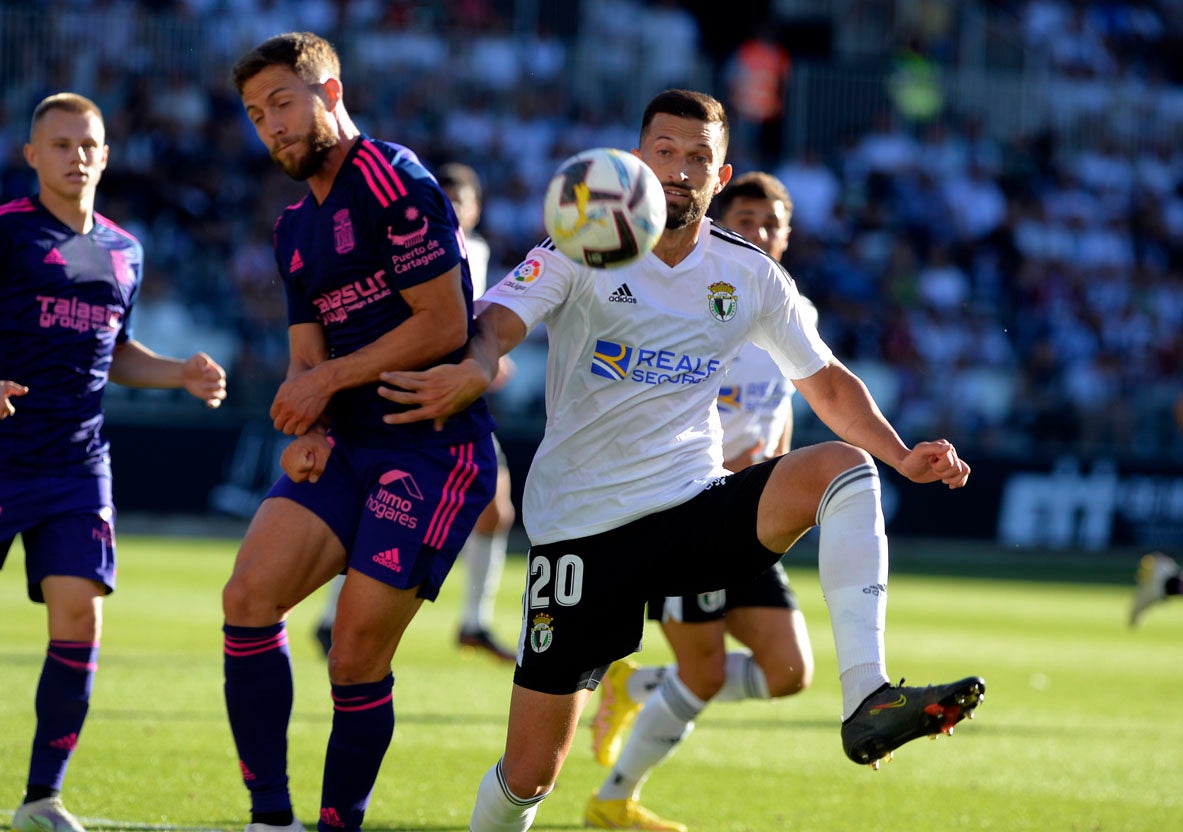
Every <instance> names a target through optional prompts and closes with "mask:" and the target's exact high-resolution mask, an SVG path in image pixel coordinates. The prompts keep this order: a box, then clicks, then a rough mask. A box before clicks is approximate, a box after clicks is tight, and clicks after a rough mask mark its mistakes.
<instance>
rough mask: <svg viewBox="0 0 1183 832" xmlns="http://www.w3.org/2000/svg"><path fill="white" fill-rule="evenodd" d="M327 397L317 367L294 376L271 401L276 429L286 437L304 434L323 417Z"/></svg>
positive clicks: (328, 396) (326, 405) (327, 404)
mask: <svg viewBox="0 0 1183 832" xmlns="http://www.w3.org/2000/svg"><path fill="white" fill-rule="evenodd" d="M330 398H331V394H330V393H329V392H328V391H327V390H326V389H325V386H324V385H323V384H321V382H320V376H319V375H318V373H317V368H316V367H313V368H312V369H311V370H305V371H304V372H302V373H297V374H296V375H294V376H292V377H291V378H289V379H288V380H287V381H285V382H284V383H283V384H281V385H279V390H277V391H276V393H275V400H274V401H272V402H271V419H272V421H273V422H274V423H275V429H276V430H278V431H280V432H282V433H286V434H287V435H288V436H302V435H304V434H305V433H307V432H308V429H309V428H310V427H312V425H313V424H314V423H315V422H316V421H317V420H318V419H320V417H321V416H322V415H323V414H324V410H325V408H326V407H328V406H329V399H330Z"/></svg>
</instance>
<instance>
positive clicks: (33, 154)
mask: <svg viewBox="0 0 1183 832" xmlns="http://www.w3.org/2000/svg"><path fill="white" fill-rule="evenodd" d="M25 164H27V165H28V166H29V167H31V168H32V169H33V170H37V148H35V147H33V143H32V142H28V143H26V144H25Z"/></svg>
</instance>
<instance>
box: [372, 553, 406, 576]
mask: <svg viewBox="0 0 1183 832" xmlns="http://www.w3.org/2000/svg"><path fill="white" fill-rule="evenodd" d="M373 561H374V563H376V564H378V565H379V566H385V567H386V568H387V569H391V570H393V571H395V572H402V571H403V565H402V564H401V563H399V561H398V549H387V550H386V551H385V552H379V553H378V554H376V555H374V557H373Z"/></svg>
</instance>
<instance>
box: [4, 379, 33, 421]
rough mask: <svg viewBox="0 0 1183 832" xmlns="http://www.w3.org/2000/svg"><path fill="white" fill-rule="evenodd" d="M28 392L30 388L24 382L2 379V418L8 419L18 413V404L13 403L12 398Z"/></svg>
mask: <svg viewBox="0 0 1183 832" xmlns="http://www.w3.org/2000/svg"><path fill="white" fill-rule="evenodd" d="M28 392H29V388H28V387H25V385H23V384H17V383H16V382H15V381H4V380H0V419H6V418H8V417H9V416H11V415H12V414H14V413H16V405H14V404H13V403H12V400H13V399H14V398H16V397H17V396H23V395H25V393H28Z"/></svg>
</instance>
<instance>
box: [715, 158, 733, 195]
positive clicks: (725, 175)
mask: <svg viewBox="0 0 1183 832" xmlns="http://www.w3.org/2000/svg"><path fill="white" fill-rule="evenodd" d="M733 172H734V168H732V167H731V165H723V166H722V167H720V168H719V181H718V182H717V183H716V184H715V193H716V194H717V193H719V191H721V190H723V189H724V188H725V187H727V183H728V182H730V181H731V174H732V173H733Z"/></svg>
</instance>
